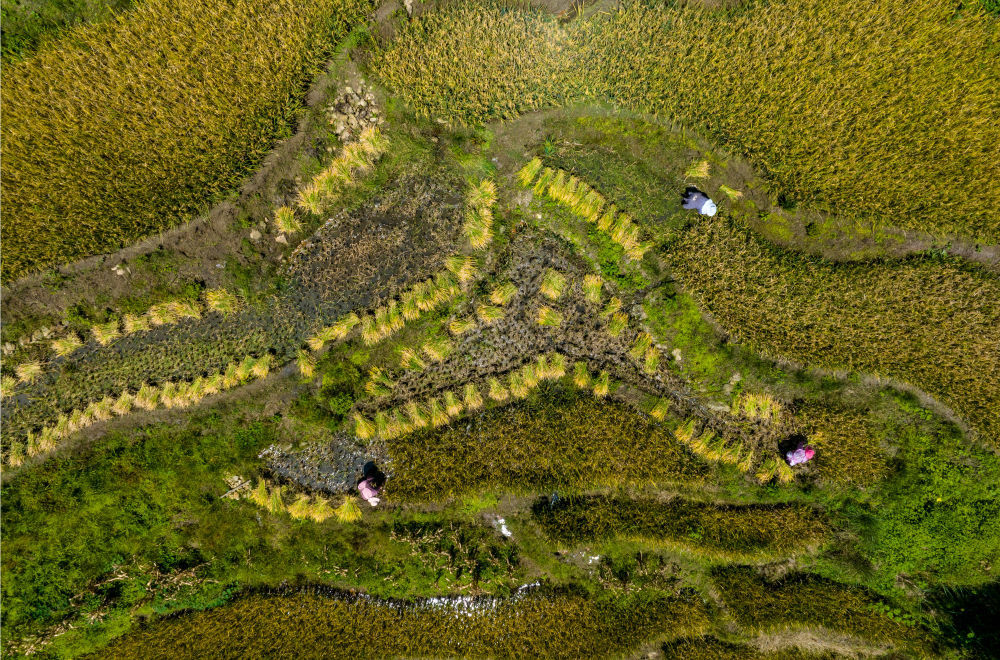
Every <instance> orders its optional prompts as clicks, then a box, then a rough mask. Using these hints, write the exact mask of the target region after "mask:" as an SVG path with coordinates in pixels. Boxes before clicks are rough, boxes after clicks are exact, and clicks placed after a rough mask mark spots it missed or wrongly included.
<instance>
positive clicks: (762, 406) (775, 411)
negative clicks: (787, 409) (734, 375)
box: [734, 392, 782, 423]
mask: <svg viewBox="0 0 1000 660" xmlns="http://www.w3.org/2000/svg"><path fill="white" fill-rule="evenodd" d="M734 409H735V410H736V411H738V413H739V414H741V415H743V416H744V417H749V418H750V419H759V420H761V421H764V422H769V423H770V422H776V421H778V419H779V418H780V417H781V410H782V407H781V403H780V402H779V401H777V400H776V399H775V398H774V397H773V396H771V395H770V394H768V393H767V392H742V393H741V394H740V396H739V397H738V398H737V400H736V403H735V405H734Z"/></svg>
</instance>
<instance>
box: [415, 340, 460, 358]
mask: <svg viewBox="0 0 1000 660" xmlns="http://www.w3.org/2000/svg"><path fill="white" fill-rule="evenodd" d="M453 348H454V344H452V343H451V342H450V341H448V340H447V339H445V338H444V337H441V338H438V339H431V340H429V341H427V342H425V343H424V345H423V346H422V347H421V350H422V351H423V353H424V355H426V356H427V359H428V360H430V361H431V362H440V361H442V360H444V359H445V358H446V357H448V355H450V354H451V351H452V349H453Z"/></svg>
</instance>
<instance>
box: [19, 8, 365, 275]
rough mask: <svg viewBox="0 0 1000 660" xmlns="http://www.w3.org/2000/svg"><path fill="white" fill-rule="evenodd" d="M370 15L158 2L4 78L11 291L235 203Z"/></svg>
mask: <svg viewBox="0 0 1000 660" xmlns="http://www.w3.org/2000/svg"><path fill="white" fill-rule="evenodd" d="M367 6H368V4H367V3H366V2H363V1H360V0H333V1H332V2H326V1H323V2H320V1H314V2H307V3H306V4H305V5H303V4H302V3H298V2H293V1H292V0H287V1H284V2H278V3H274V2H261V1H260V0H246V1H245V2H239V3H236V4H235V5H230V4H227V3H223V4H220V3H218V2H216V1H215V0H199V1H197V2H188V1H186V0H185V1H183V2H182V1H179V0H149V1H146V2H143V3H141V4H140V5H139V6H138V7H136V8H135V9H134V10H133V11H130V12H128V13H127V14H124V15H123V16H122V17H121V18H120V19H119V20H115V21H111V22H108V23H103V24H98V25H93V26H83V27H80V28H76V29H74V30H73V31H72V33H71V36H67V37H66V38H64V39H61V40H58V41H56V42H53V43H52V44H51V45H50V46H48V47H46V48H43V49H42V50H41V51H39V52H38V53H37V54H36V55H34V56H33V57H30V58H28V59H26V60H24V61H22V62H17V63H14V64H11V65H9V66H5V70H4V85H3V105H4V125H3V142H4V167H3V206H4V211H5V213H4V215H5V216H6V218H5V221H4V227H3V241H4V275H5V277H10V276H12V275H13V276H17V275H21V274H24V273H25V272H27V271H29V270H36V269H38V268H41V267H43V266H47V265H51V264H58V263H61V262H65V261H69V260H72V259H75V258H79V257H83V256H86V255H89V254H94V253H98V252H105V251H110V250H114V249H117V248H119V247H122V246H123V245H125V244H126V243H127V242H130V241H133V240H136V239H137V238H139V237H141V236H143V235H145V234H148V233H150V232H153V231H157V230H162V229H165V228H167V227H169V226H171V225H173V224H176V223H177V222H178V221H180V220H183V219H187V218H189V217H190V216H191V214H193V213H194V212H196V211H198V210H199V209H202V208H204V206H205V205H206V204H207V203H208V202H209V201H210V200H212V199H213V197H215V196H216V195H217V194H219V193H222V192H225V191H228V190H230V189H231V188H232V187H233V186H234V185H235V184H236V183H237V182H239V181H240V179H242V177H243V176H244V175H245V174H246V173H247V171H248V170H249V169H250V167H252V166H254V165H256V164H257V163H258V162H259V161H260V158H261V156H262V155H263V154H264V152H265V151H266V150H267V149H269V148H270V147H271V145H272V144H273V143H274V140H275V138H276V136H277V135H278V134H279V133H280V132H281V131H282V130H285V129H286V127H287V126H288V123H289V121H290V120H291V119H292V114H293V110H294V109H295V108H296V107H297V105H298V104H299V102H298V100H297V97H298V95H299V93H300V91H301V89H302V86H303V82H304V80H305V77H304V74H307V73H310V72H312V71H314V70H315V67H316V64H317V63H318V62H319V61H320V58H321V57H322V56H323V55H324V54H325V53H328V52H329V51H330V48H331V44H332V43H333V40H335V39H340V38H343V36H344V35H345V34H347V31H348V29H350V27H351V26H352V25H353V24H354V22H356V21H357V20H358V19H359V17H360V15H361V14H362V13H363V12H364V11H365V10H366V9H367ZM248 24H253V25H254V29H253V30H246V29H245V26H246V25H248ZM209 33H211V34H216V35H218V34H224V35H227V38H228V39H229V41H228V42H227V44H226V46H225V47H219V45H218V44H216V43H214V42H210V41H206V40H205V38H204V37H205V35H206V34H209ZM262 81H266V84H264V83H262ZM206 145H210V147H208V148H206ZM154 181H155V182H158V183H157V185H156V187H155V188H152V189H151V188H150V182H154ZM56 190H57V191H59V192H58V194H55V193H54V192H53V191H56Z"/></svg>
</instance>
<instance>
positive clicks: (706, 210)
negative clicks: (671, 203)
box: [681, 186, 718, 217]
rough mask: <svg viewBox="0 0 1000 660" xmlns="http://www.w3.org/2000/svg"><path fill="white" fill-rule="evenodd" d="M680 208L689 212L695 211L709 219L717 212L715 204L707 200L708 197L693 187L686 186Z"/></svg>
mask: <svg viewBox="0 0 1000 660" xmlns="http://www.w3.org/2000/svg"><path fill="white" fill-rule="evenodd" d="M681 206H683V207H684V208H686V209H688V210H690V211H697V212H698V213H700V214H702V215H707V216H709V217H711V216H713V215H715V212H716V211H717V210H718V209H717V208H716V206H715V202H713V201H712V200H711V199H709V197H708V195H706V194H705V193H703V192H702V191H700V190H698V189H697V188H695V187H694V186H688V187H687V190H685V191H684V197H683V198H682V200H681Z"/></svg>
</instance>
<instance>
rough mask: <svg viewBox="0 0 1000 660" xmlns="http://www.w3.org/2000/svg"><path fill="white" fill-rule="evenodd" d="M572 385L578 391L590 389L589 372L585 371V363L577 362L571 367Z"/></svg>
mask: <svg viewBox="0 0 1000 660" xmlns="http://www.w3.org/2000/svg"><path fill="white" fill-rule="evenodd" d="M573 384H574V385H576V386H577V387H579V388H580V389H586V388H588V387H590V372H589V371H588V370H587V363H586V362H577V363H576V364H574V365H573Z"/></svg>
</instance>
